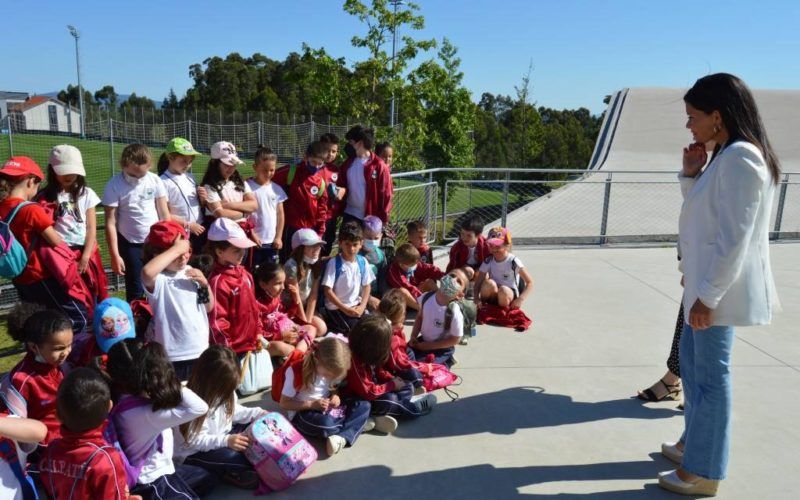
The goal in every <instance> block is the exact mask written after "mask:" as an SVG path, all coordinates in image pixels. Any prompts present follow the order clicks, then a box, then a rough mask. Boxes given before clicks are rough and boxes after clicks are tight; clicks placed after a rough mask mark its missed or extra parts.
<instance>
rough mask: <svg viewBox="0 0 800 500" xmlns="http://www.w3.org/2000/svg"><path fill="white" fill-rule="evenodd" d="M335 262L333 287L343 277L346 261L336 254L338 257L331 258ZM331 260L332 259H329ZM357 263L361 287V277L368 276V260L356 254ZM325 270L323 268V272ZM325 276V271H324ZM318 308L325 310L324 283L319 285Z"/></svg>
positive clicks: (326, 263)
mask: <svg viewBox="0 0 800 500" xmlns="http://www.w3.org/2000/svg"><path fill="white" fill-rule="evenodd" d="M331 259H333V260H334V264H333V265H334V266H335V267H334V274H333V286H332V287H331V289H332V288H333V287H335V286H336V282H337V281H338V280H339V276H341V275H342V267H343V266H344V259H343V258H342V255H341V254H336V257H331ZM329 260H330V259H329ZM356 262H357V263H358V272H359V275H358V285H359V286H361V277H362V276H364V275H365V274H367V265H368V264H367V259H365V258H364V256H363V255H360V254H356ZM327 265H328V262H325V266H327ZM324 269H325V268H324V267H323V270H324ZM323 274H324V271H323ZM317 307H318V308H320V307H321V308H322V310H324V308H325V292H324V290H323V286H322V283H320V285H319V298H318V299H317Z"/></svg>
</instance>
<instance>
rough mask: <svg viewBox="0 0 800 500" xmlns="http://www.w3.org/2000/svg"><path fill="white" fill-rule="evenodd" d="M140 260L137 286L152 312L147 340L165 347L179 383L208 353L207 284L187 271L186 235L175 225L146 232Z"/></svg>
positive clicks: (163, 224) (210, 300) (211, 301)
mask: <svg viewBox="0 0 800 500" xmlns="http://www.w3.org/2000/svg"><path fill="white" fill-rule="evenodd" d="M143 254H144V255H143V257H142V260H143V261H144V263H145V265H144V268H143V269H142V284H143V285H144V291H145V295H146V296H147V302H148V304H150V307H151V308H152V309H153V319H152V322H151V324H152V335H151V336H150V337H151V338H150V340H155V341H156V342H159V343H160V344H161V345H163V346H164V350H166V351H167V356H169V360H170V361H171V362H172V366H173V368H175V373H176V374H177V375H178V378H179V379H180V380H186V379H188V378H189V375H190V374H191V373H192V364H193V363H194V361H195V360H196V359H197V358H199V357H200V354H201V353H202V352H203V351H204V350H206V348H207V347H208V333H207V332H208V313H209V312H210V311H211V310H212V309H214V299H213V298H212V297H211V294H210V292H209V290H208V280H206V277H205V276H204V275H203V273H202V272H200V271H199V270H197V269H192V267H191V266H189V265H187V263H188V262H189V257H191V255H192V248H191V244H190V242H189V234H188V233H187V232H186V230H185V229H184V228H183V226H181V225H180V224H178V223H177V222H175V221H172V220H170V221H163V222H157V223H156V224H154V225H153V227H151V228H150V234H149V235H148V236H147V239H146V240H145V243H144V250H143Z"/></svg>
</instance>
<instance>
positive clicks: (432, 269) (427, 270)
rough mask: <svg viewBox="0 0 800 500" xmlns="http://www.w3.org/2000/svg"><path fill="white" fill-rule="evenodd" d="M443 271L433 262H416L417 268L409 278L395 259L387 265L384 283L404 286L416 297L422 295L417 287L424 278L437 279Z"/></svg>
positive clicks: (396, 286) (390, 286) (391, 286)
mask: <svg viewBox="0 0 800 500" xmlns="http://www.w3.org/2000/svg"><path fill="white" fill-rule="evenodd" d="M442 276H444V273H443V272H442V270H441V269H439V268H438V267H436V266H434V265H433V264H423V263H422V262H419V263H417V269H416V270H415V271H414V274H412V275H411V278H410V279H409V277H408V274H406V272H405V271H403V269H402V268H401V267H400V264H398V263H397V262H396V261H395V262H392V263H391V264H390V265H389V270H388V271H387V273H386V284H387V285H389V288H405V289H406V290H408V291H409V292H411V295H412V296H413V297H414V298H415V299H416V298H417V297H419V296H420V295H422V291H421V290H420V289H419V288H418V287H419V285H421V284H422V283H423V282H425V280H427V279H432V280H438V279H440V278H441V277H442Z"/></svg>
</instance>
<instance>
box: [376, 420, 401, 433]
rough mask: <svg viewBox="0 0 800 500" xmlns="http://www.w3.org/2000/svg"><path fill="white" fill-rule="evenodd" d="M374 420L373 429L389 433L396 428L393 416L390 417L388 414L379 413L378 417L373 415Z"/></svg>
mask: <svg viewBox="0 0 800 500" xmlns="http://www.w3.org/2000/svg"><path fill="white" fill-rule="evenodd" d="M374 422H375V430H376V431H378V432H384V433H386V434H391V433H393V432H394V431H396V430H397V420H395V418H394V417H390V416H388V415H381V416H379V417H375V418H374Z"/></svg>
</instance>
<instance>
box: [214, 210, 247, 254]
mask: <svg viewBox="0 0 800 500" xmlns="http://www.w3.org/2000/svg"><path fill="white" fill-rule="evenodd" d="M208 239H209V240H210V241H227V242H228V243H230V244H231V245H233V246H235V247H239V248H250V247H254V246H256V244H255V242H254V241H253V240H251V239H250V238H248V237H247V235H246V234H245V233H244V229H242V228H241V227H240V226H239V224H237V223H235V222H233V221H232V220H230V219H226V218H225V217H220V218H219V219H217V220H215V221H214V223H213V224H211V227H210V228H208Z"/></svg>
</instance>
